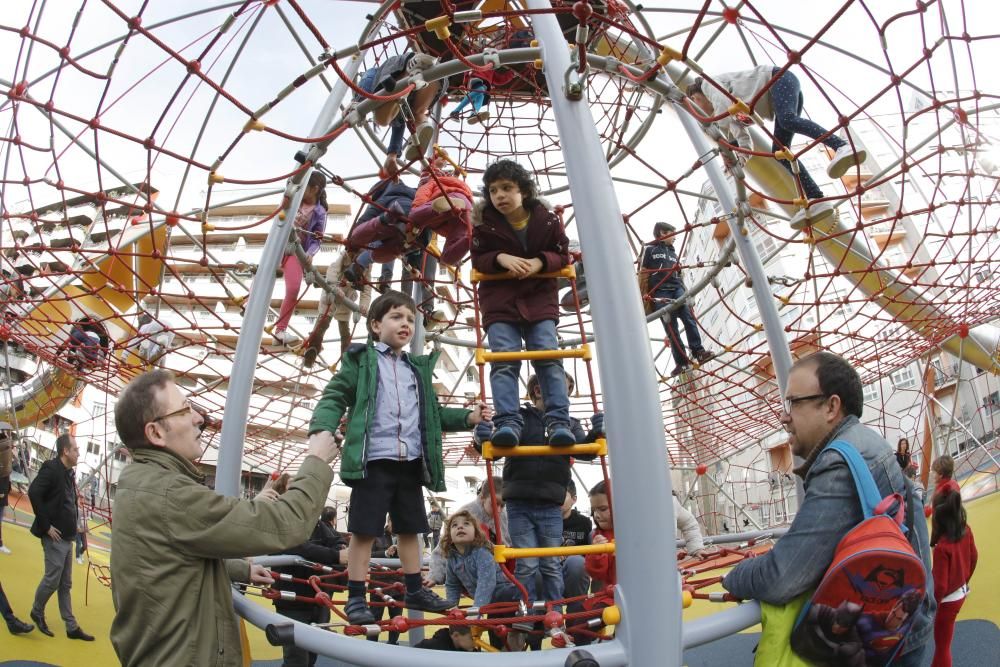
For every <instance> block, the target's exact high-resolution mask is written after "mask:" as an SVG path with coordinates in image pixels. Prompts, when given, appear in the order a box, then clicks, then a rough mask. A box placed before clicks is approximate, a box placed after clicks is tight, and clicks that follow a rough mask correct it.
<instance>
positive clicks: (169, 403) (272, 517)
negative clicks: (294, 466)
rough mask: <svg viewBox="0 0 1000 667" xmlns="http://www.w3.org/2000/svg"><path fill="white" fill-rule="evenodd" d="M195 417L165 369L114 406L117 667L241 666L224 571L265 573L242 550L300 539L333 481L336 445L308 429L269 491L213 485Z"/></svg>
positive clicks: (251, 575)
mask: <svg viewBox="0 0 1000 667" xmlns="http://www.w3.org/2000/svg"><path fill="white" fill-rule="evenodd" d="M204 421H205V420H204V418H203V417H202V416H201V414H199V413H198V412H197V411H196V410H194V409H193V408H192V406H191V403H190V402H189V401H188V400H187V399H186V398H185V396H184V395H183V394H182V393H181V391H180V389H179V388H178V387H177V385H176V384H175V382H174V376H173V375H172V374H171V373H170V372H168V371H165V370H153V371H150V372H148V373H144V374H143V375H140V376H139V377H137V378H135V379H134V380H133V381H132V382H131V383H129V385H128V386H127V387H126V388H125V391H123V392H122V394H121V397H120V398H119V400H118V404H117V405H116V406H115V426H116V427H117V429H118V435H119V437H120V438H121V441H122V442H123V443H124V444H125V446H126V447H128V448H129V450H130V451H131V452H132V458H133V462H132V463H131V464H130V465H128V466H127V467H126V468H125V470H123V471H122V474H121V476H120V477H119V479H118V490H117V493H116V495H115V504H114V509H113V514H112V524H113V526H114V530H113V531H112V536H111V589H112V590H111V594H112V600H113V601H114V605H115V612H116V614H115V620H114V622H113V623H112V625H111V643H112V644H113V645H114V647H115V651H116V653H117V654H118V658H119V660H121V662H122V665H124V666H125V667H131V666H133V665H135V666H139V665H142V666H146V665H157V667H164V666H169V665H177V666H178V667H187V666H189V665H199V666H208V665H213V666H217V667H242V665H243V658H242V655H241V650H240V635H239V626H238V623H237V619H236V614H235V612H234V611H233V601H232V587H231V582H232V581H243V582H250V583H256V584H261V585H265V584H270V583H273V582H272V579H271V577H270V575H269V573H268V571H267V570H266V569H264V568H263V567H261V566H259V565H251V564H250V562H249V561H246V560H242V559H243V558H245V557H247V556H255V555H263V554H268V553H275V552H280V551H282V550H284V549H287V548H289V547H292V546H295V545H296V544H301V543H302V542H305V541H306V539H308V537H309V534H310V533H311V531H312V529H313V527H314V526H315V525H316V519H317V518H318V517H319V515H320V513H321V512H322V511H323V505H324V504H325V501H326V495H327V493H328V491H329V488H330V484H331V482H332V481H333V471H332V470H331V469H330V465H329V464H330V462H331V461H332V460H333V459H334V457H335V456H336V453H337V445H336V444H335V443H333V442H328V441H326V440H324V439H321V438H311V439H310V442H309V449H308V452H307V456H306V458H305V460H304V461H303V462H302V467H301V468H299V473H298V475H297V476H296V477H295V479H294V480H293V481H292V483H291V485H290V486H289V488H288V491H287V492H286V493H285V494H284V495H282V496H281V497H280V498H278V499H277V500H276V501H273V502H271V501H266V502H265V501H257V500H237V499H236V498H228V497H224V496H220V495H218V494H217V493H215V492H214V491H213V490H211V489H209V488H208V487H206V486H205V485H204V477H203V476H202V475H201V474H200V473H199V472H198V469H197V467H195V465H194V461H196V460H197V459H199V458H200V457H201V454H202V445H201V430H202V426H203V424H204Z"/></svg>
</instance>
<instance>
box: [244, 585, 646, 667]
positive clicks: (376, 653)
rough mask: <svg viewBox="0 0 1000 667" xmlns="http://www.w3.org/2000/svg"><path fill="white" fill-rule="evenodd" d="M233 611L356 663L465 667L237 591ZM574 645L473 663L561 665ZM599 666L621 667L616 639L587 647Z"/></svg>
mask: <svg viewBox="0 0 1000 667" xmlns="http://www.w3.org/2000/svg"><path fill="white" fill-rule="evenodd" d="M233 606H234V607H235V608H236V613H238V614H239V615H240V616H242V617H243V618H245V619H246V620H247V621H249V622H250V623H253V624H254V625H256V626H257V627H259V628H266V627H267V626H269V625H285V624H291V625H292V626H293V633H294V641H295V645H296V646H298V647H300V648H304V649H306V650H307V651H312V652H313V653H319V654H322V655H329V656H336V657H337V659H339V660H343V661H345V662H347V663H349V664H351V665H358V666H359V667H385V665H407V666H408V667H469V656H467V655H465V654H464V653H462V652H456V653H455V655H452V654H451V653H450V652H447V651H413V650H411V649H409V648H408V647H405V646H393V645H391V644H381V643H377V642H365V641H358V640H357V639H354V638H352V637H345V636H343V635H340V634H336V633H333V632H329V631H327V630H324V629H322V628H314V627H312V626H310V625H306V624H304V623H299V622H298V621H292V620H291V619H290V618H288V617H287V616H281V615H279V614H276V613H274V612H272V611H269V610H268V609H266V608H265V607H262V606H260V605H258V604H254V603H253V602H251V601H250V600H248V599H247V598H246V597H244V596H242V595H240V594H239V593H236V592H233ZM573 650H574V649H568V648H560V649H551V650H546V651H537V652H531V653H482V654H480V655H477V656H476V658H475V664H476V665H480V664H481V665H484V666H485V667H564V666H565V664H566V658H567V657H568V656H569V654H570V653H571V652H572V651H573ZM587 651H589V652H590V653H591V654H592V655H593V656H594V657H595V658H596V659H597V661H598V663H599V664H600V665H601V667H625V665H626V664H627V663H626V661H625V651H624V649H623V647H622V645H621V642H619V641H610V642H604V643H601V644H594V645H592V646H588V647H587Z"/></svg>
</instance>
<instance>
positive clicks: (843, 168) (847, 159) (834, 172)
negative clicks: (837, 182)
mask: <svg viewBox="0 0 1000 667" xmlns="http://www.w3.org/2000/svg"><path fill="white" fill-rule="evenodd" d="M867 159H868V153H867V152H865V151H864V150H860V151H858V152H854V149H853V148H851V145H850V144H844V145H843V146H841V147H840V148H838V149H837V152H836V153H834V154H833V159H832V160H830V164H828V165H827V166H826V173H827V174H828V175H829V176H830V178H840V177H842V176H843V175H844V174H846V173H847V170H848V169H850V168H851V167H853V166H854V165H856V164H861V163H863V162H864V161H865V160H867Z"/></svg>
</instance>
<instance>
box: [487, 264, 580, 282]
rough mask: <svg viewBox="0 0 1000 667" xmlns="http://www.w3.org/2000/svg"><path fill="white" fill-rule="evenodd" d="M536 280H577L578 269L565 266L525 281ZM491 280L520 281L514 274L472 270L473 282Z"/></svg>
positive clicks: (572, 266) (529, 277)
mask: <svg viewBox="0 0 1000 667" xmlns="http://www.w3.org/2000/svg"><path fill="white" fill-rule="evenodd" d="M535 278H569V279H570V280H573V279H575V278H576V267H575V266H574V265H573V264H570V265H569V266H565V267H563V268H562V269H560V270H558V271H552V272H550V273H536V274H535V275H533V276H528V277H527V278H525V280H533V279H535ZM490 280H518V277H517V276H515V275H514V274H513V273H509V272H506V271H505V272H504V273H482V272H481V271H476V270H475V269H472V282H474V283H479V282H488V281H490Z"/></svg>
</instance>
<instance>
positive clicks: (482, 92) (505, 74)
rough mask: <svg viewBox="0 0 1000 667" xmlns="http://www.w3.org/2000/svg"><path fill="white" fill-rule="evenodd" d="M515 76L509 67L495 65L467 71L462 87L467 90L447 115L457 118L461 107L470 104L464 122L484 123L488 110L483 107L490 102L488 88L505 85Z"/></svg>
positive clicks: (471, 123)
mask: <svg viewBox="0 0 1000 667" xmlns="http://www.w3.org/2000/svg"><path fill="white" fill-rule="evenodd" d="M515 76H516V74H515V72H514V71H513V70H511V69H502V70H498V69H496V68H495V67H494V68H492V69H487V70H481V71H478V72H477V71H470V72H467V73H466V75H465V80H464V81H463V88H464V89H465V90H467V91H468V92H467V93H466V94H465V96H464V97H463V98H462V101H461V102H460V103H459V105H458V106H457V107H455V109H454V110H453V111H452V112H451V113H450V114H448V115H449V116H451V118H458V117H459V116H461V114H462V109H464V108H465V107H466V106H469V105H471V106H472V110H471V113H470V114H469V117H468V119H467V120H466V122H467V123H468V124H469V125H476V124H477V123H485V122H486V121H487V120H489V118H490V112H489V110H487V109H484V108H483V107H485V106H486V105H487V104H489V103H490V90H492V89H493V87H494V86H506V85H507V84H508V83H510V82H511V81H513V80H514V77H515Z"/></svg>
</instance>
